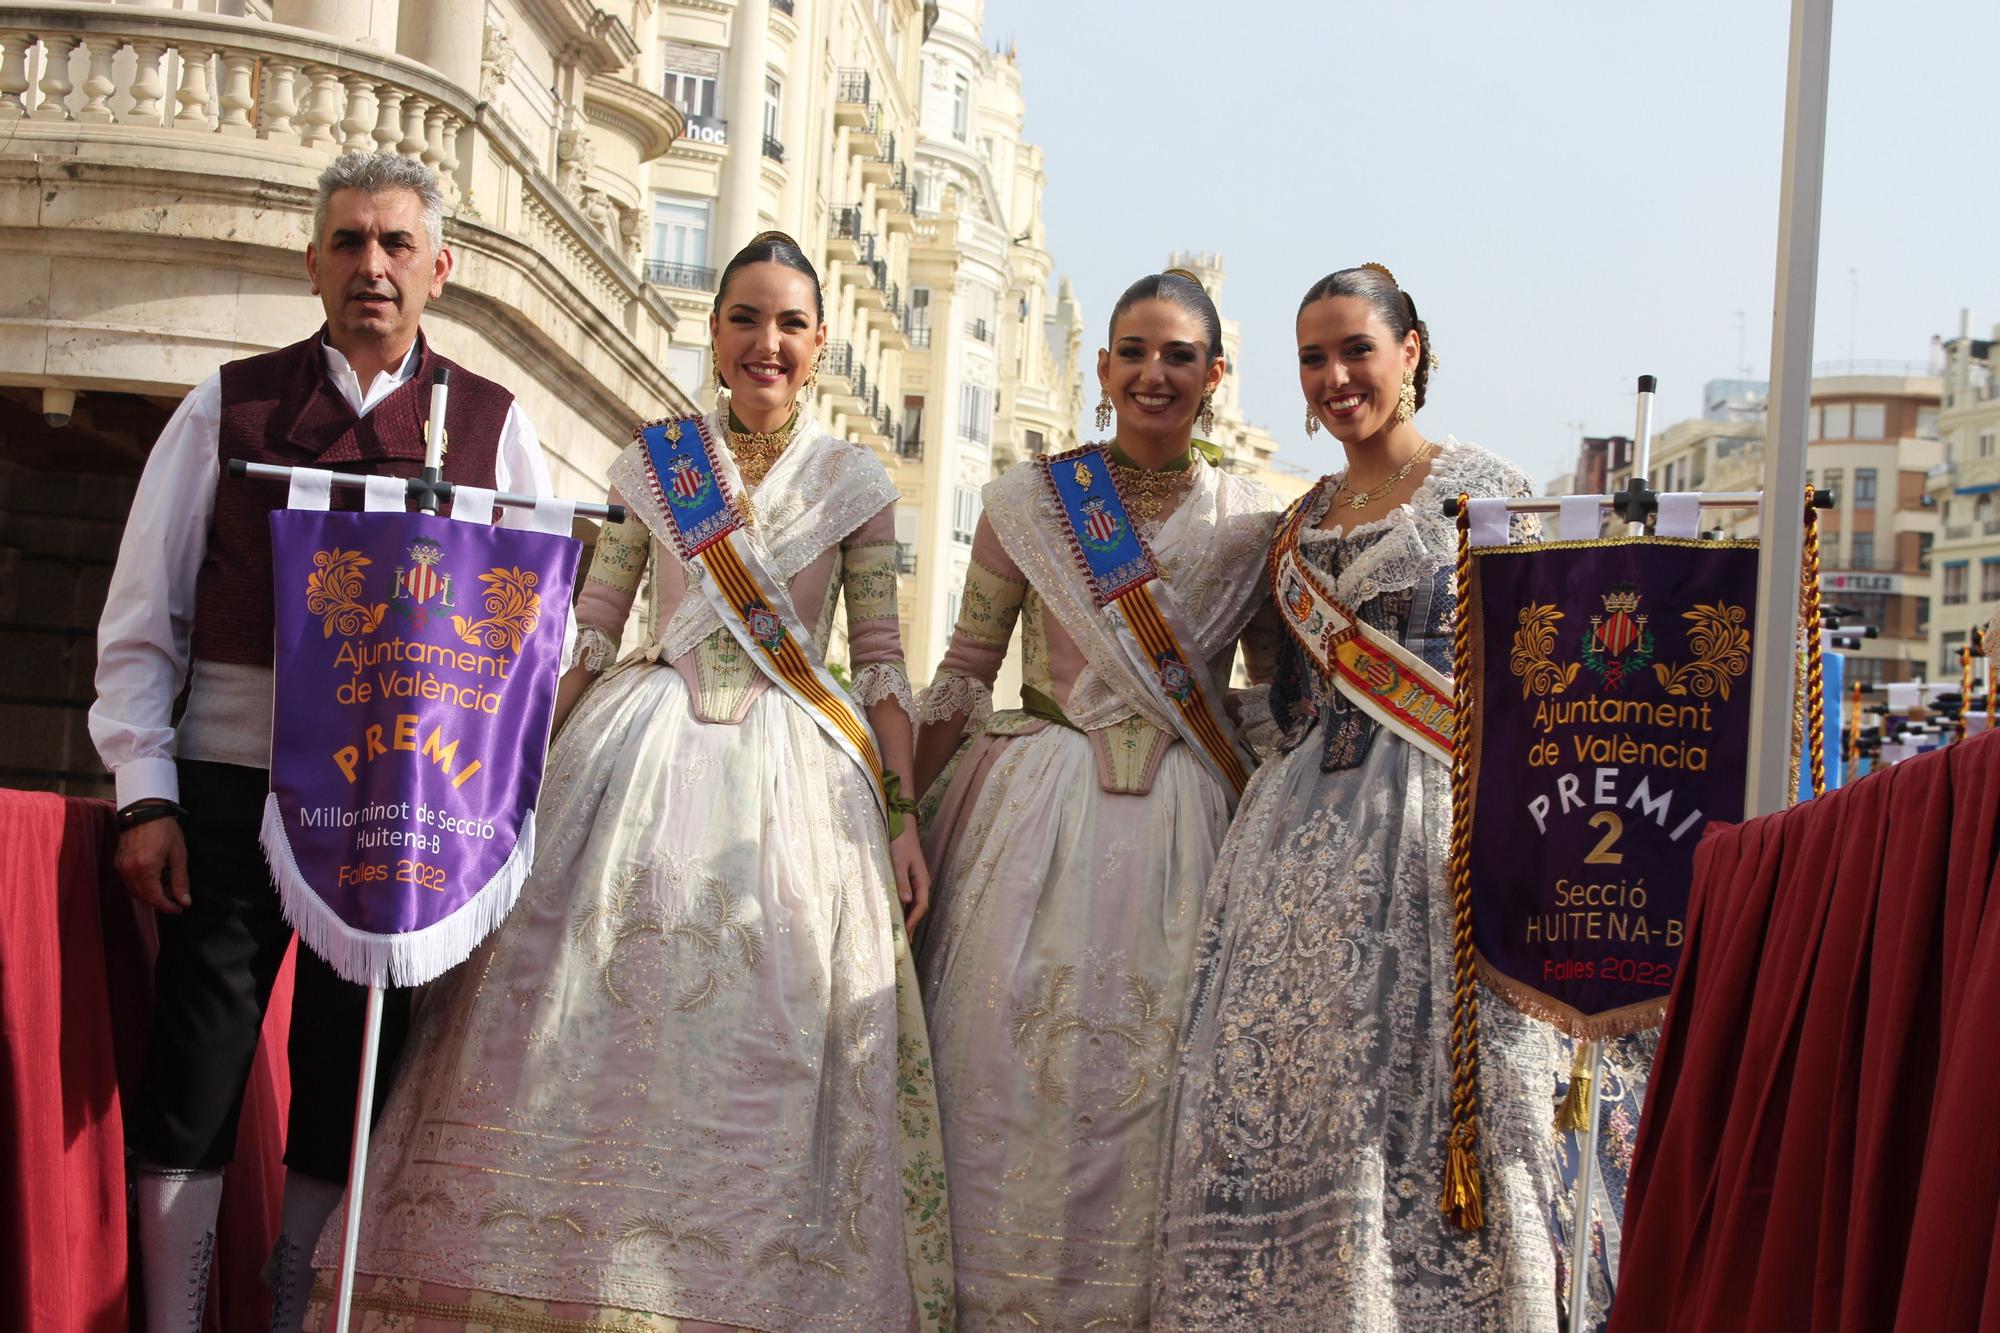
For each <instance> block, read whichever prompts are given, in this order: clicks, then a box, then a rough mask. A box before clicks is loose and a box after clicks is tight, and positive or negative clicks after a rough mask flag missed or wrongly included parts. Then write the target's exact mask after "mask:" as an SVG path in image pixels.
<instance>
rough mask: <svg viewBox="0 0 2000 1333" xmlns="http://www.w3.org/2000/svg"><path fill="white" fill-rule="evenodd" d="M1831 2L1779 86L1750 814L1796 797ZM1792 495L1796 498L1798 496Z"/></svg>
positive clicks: (1802, 26) (1799, 8) (1798, 41)
mask: <svg viewBox="0 0 2000 1333" xmlns="http://www.w3.org/2000/svg"><path fill="white" fill-rule="evenodd" d="M1832 47H1833V0H1792V35H1791V56H1790V71H1789V73H1788V74H1787V76H1786V81H1785V155H1784V166H1783V171H1782V176H1781V180H1780V183H1779V193H1778V284H1777V292H1776V307H1777V308H1776V313H1775V317H1774V318H1773V320H1772V323H1771V399H1770V406H1769V409H1768V412H1767V415H1766V418H1765V420H1766V423H1767V426H1766V439H1765V445H1764V496H1765V503H1764V506H1763V513H1762V520H1763V521H1762V524H1761V527H1762V533H1761V537H1762V547H1763V550H1762V558H1761V559H1760V560H1759V561H1758V566H1757V621H1756V628H1755V631H1754V635H1753V637H1752V640H1751V642H1752V643H1753V644H1755V645H1756V647H1755V651H1754V652H1753V653H1752V655H1751V661H1750V726H1751V733H1750V763H1749V772H1748V777H1747V779H1746V783H1747V785H1746V788H1745V791H1744V814H1745V815H1746V816H1751V815H1760V814H1769V813H1770V812H1772V811H1774V810H1782V809H1784V808H1785V807H1786V806H1788V805H1790V804H1791V803H1792V795H1793V793H1792V792H1791V791H1790V790H1788V789H1789V787H1790V785H1791V783H1790V776H1791V751H1792V703H1793V693H1792V692H1793V676H1794V672H1795V668H1796V658H1797V653H1796V652H1795V651H1794V646H1795V645H1796V643H1797V641H1798V623H1799V567H1800V561H1801V560H1802V558H1803V556H1804V553H1805V514H1804V508H1805V506H1804V496H1805V485H1806V411H1807V408H1808V406H1809V405H1810V402H1811V399H1812V339H1813V313H1814V297H1815V295H1816V292H1815V287H1816V284H1817V283H1818V281H1819V226H1820V187H1821V183H1822V181H1823V180H1824V178H1825V174H1826V90H1827V72H1828V64H1829V60H1830V57H1831V53H1832ZM1790 497H1797V500H1796V501H1794V500H1793V499H1791V498H1790Z"/></svg>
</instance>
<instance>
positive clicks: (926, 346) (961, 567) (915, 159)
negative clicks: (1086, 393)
mask: <svg viewBox="0 0 2000 1333" xmlns="http://www.w3.org/2000/svg"><path fill="white" fill-rule="evenodd" d="M984 9H985V6H984V4H983V0H944V2H943V3H936V4H923V5H920V4H917V3H915V2H914V0H872V2H864V0H797V3H796V4H793V3H787V2H786V0H737V3H734V4H722V3H714V2H713V0H663V3H661V5H660V7H659V11H658V14H657V29H658V43H659V50H660V69H661V80H662V81H661V85H660V87H661V92H662V93H663V95H665V96H666V97H668V98H669V99H670V100H672V101H674V102H675V103H676V104H677V105H678V106H679V107H681V109H682V110H684V111H685V112H686V114H687V127H686V129H685V130H684V131H683V133H682V136H681V138H680V140H679V141H678V142H677V143H675V144H674V145H673V146H672V148H671V149H670V150H669V151H668V152H666V153H665V154H664V155H663V156H662V157H661V158H660V159H659V160H658V161H656V162H654V163H653V165H652V168H651V174H650V179H651V191H652V203H651V207H652V210H653V214H652V218H653V221H652V227H651V232H650V235H649V238H648V251H647V255H646V262H645V266H644V268H645V273H646V276H647V278H648V280H649V281H650V282H652V284H653V285H654V286H655V288H656V289H657V290H658V291H659V292H660V293H661V295H662V296H663V297H664V298H665V299H666V300H667V301H668V303H669V304H671V305H672V306H673V308H674V309H675V311H676V313H677V314H679V315H680V316H681V321H680V325H679V328H678V330H677V332H676V334H675V337H674V339H673V346H672V347H671V348H670V349H669V352H668V357H669V360H670V364H671V365H672V367H673V369H674V372H675V378H676V379H677V380H680V381H681V382H684V383H688V384H706V383H707V380H708V374H709V367H708V364H707V357H708V327H707V316H708V311H709V308H710V299H711V296H712V294H713V292H714V284H715V276H716V275H715V270H716V269H717V268H718V267H719V266H720V265H721V264H723V263H724V262H726V261H727V258H728V256H729V255H730V254H733V253H734V252H735V250H736V249H737V248H738V247H739V246H741V245H742V244H743V243H744V242H745V241H747V240H748V239H749V238H750V237H751V236H753V235H755V234H756V233H757V232H758V231H760V230H763V229H765V228H773V227H774V228H777V229H780V230H783V231H786V232H789V233H790V234H791V235H793V236H795V237H796V238H798V240H799V242H800V244H801V245H802V246H803V247H804V249H805V251H806V253H807V255H808V256H809V257H810V258H812V260H813V261H814V263H815V265H816V266H818V268H819V269H820V272H821V275H822V278H823V279H824V283H825V287H826V296H827V312H826V315H827V330H828V344H827V353H826V358H825V361H824V362H823V364H822V368H821V371H820V379H819V384H820V388H819V404H820V409H821V411H822V413H823V414H824V415H825V416H826V417H827V418H828V422H829V424H830V425H831V426H832V428H833V429H834V430H835V431H836V432H839V433H844V434H846V435H848V436H849V437H851V438H854V439H858V440H862V441H864V442H866V443H869V444H872V445H874V446H875V447H876V448H877V449H878V450H880V451H881V453H882V456H883V459H884V461H885V462H886V463H887V464H888V465H889V467H890V472H891V475H892V476H893V477H894V479H895V481H896V485H897V489H898V490H899V491H901V493H902V497H903V498H902V500H901V502H900V503H899V505H898V508H897V519H896V531H897V540H898V542H899V543H900V544H901V547H902V570H903V575H904V578H903V586H902V602H903V608H902V609H903V624H904V640H905V648H906V650H907V652H908V656H909V664H910V670H911V676H912V678H913V679H915V680H916V681H918V682H919V683H921V682H922V681H924V680H925V679H927V677H928V676H929V673H930V671H931V669H932V668H933V667H934V666H935V665H936V663H937V660H938V658H939V657H941V656H942V655H943V652H944V647H945V643H946V641H947V640H948V639H949V637H950V634H951V626H952V623H953V621H954V620H955V619H956V617H957V609H958V597H959V590H960V588H962V587H963V585H964V580H965V571H966V565H967V562H968V560H969V558H970V555H971V541H972V530H973V527H974V525H975V524H976V523H977V521H978V517H979V488H980V487H981V486H983V485H984V484H985V483H986V482H987V481H989V480H991V479H992V478H993V477H994V476H995V475H997V474H998V473H999V472H1000V471H1003V470H1004V469H1005V468H1006V467H1008V466H1010V465H1011V464H1012V463H1014V462H1017V461H1019V460H1020V459H1022V458H1026V457H1031V456H1033V455H1035V454H1038V453H1043V452H1048V451H1050V450H1055V449H1062V448H1067V447H1069V446H1071V445H1072V444H1074V443H1075V441H1076V428H1077V423H1078V421H1079V420H1080V419H1081V415H1082V402H1081V396H1080V395H1081V389H1080V381H1079V378H1078V353H1079V350H1080V348H1081V345H1082V320H1081V316H1080V314H1079V312H1078V310H1077V304H1076V301H1075V298H1074V296H1073V295H1072V294H1071V292H1070V290H1069V288H1068V287H1067V285H1066V284H1065V285H1063V286H1062V287H1061V288H1060V289H1059V291H1058V293H1057V294H1056V295H1055V296H1053V297H1051V295H1050V293H1049V286H1050V281H1051V278H1052V277H1053V274H1054V263H1053V259H1052V257H1051V256H1050V254H1049V252H1048V250H1047V248H1046V243H1045V239H1044V234H1043V229H1042V191H1043V188H1044V185H1045V183H1046V178H1045V175H1044V172H1043V168H1042V157H1041V151H1040V150H1039V149H1038V148H1036V147H1035V146H1034V145H1033V144H1031V143H1029V142H1027V141H1026V140H1025V139H1024V138H1023V134H1022V124H1023V119H1024V112H1025V108H1024V105H1023V102H1022V97H1021V79H1020V72H1019V70H1018V68H1017V67H1016V65H1015V62H1014V58H1013V56H1012V55H1011V54H998V53H995V52H992V51H989V50H988V49H987V48H986V45H985V42H984V39H983V37H982V35H981V28H982V22H983V17H984ZM750 145H755V146H756V149H757V151H756V152H755V153H752V152H749V151H747V149H748V146H750Z"/></svg>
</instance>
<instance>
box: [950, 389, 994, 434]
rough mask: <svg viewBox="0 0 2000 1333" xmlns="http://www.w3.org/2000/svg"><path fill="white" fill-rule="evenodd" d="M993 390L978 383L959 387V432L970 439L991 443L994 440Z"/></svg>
mask: <svg viewBox="0 0 2000 1333" xmlns="http://www.w3.org/2000/svg"><path fill="white" fill-rule="evenodd" d="M992 418H993V391H992V390H991V389H988V388H985V387H983V386H982V385H978V384H961V385H960V386H959V389H958V433H959V434H960V435H961V436H962V437H964V438H965V439H968V440H975V441H977V442H978V443H980V444H989V443H991V442H992V440H993V419H992Z"/></svg>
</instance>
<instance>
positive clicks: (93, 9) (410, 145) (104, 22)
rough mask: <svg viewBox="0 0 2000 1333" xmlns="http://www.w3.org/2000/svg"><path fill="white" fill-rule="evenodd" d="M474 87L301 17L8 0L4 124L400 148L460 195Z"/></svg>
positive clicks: (0, 69)
mask: <svg viewBox="0 0 2000 1333" xmlns="http://www.w3.org/2000/svg"><path fill="white" fill-rule="evenodd" d="M473 119H474V107H473V104H472V101H471V99H470V96H469V95H468V94H467V92H466V91H465V90H463V89H460V88H457V87H455V86H453V85H452V84H450V83H447V82H445V81H444V80H443V79H441V78H439V77H438V75H437V74H436V73H434V72H433V71H431V70H430V69H429V68H428V67H427V66H424V65H420V64H418V63H417V62H415V61H413V60H408V59H405V58H403V57H400V56H396V55H391V54H388V53H385V52H374V51H370V50H367V49H366V48H363V47H357V46H355V45H353V44H351V43H346V42H341V41H338V40H336V39H333V38H330V37H324V36H321V35H319V34H317V33H312V32H308V31H305V30H303V29H299V28H285V27H279V26H276V25H274V24H269V23H260V22H257V21H255V20H252V19H238V18H230V17H225V16H221V15H214V14H191V13H182V12H180V11H176V10H161V9H151V8H140V7H138V6H132V5H106V4H90V3H68V4H42V5H11V4H10V5H6V6H0V125H6V124H8V123H9V122H18V121H26V122H30V123H31V124H35V123H50V124H64V123H67V124H71V125H73V126H76V127H78V128H82V127H94V126H106V127H118V128H121V129H125V130H139V131H145V132H155V131H157V132H162V133H165V134H171V135H184V136H220V137H223V138H232V139H256V140H262V141H264V142H266V143H269V144H272V145H276V146H291V147H297V148H300V149H304V150H307V151H308V152H311V153H315V154H319V155H323V156H326V157H332V156H334V155H335V154H338V153H343V152H384V153H399V154H401V155H402V156H404V157H408V158H415V159H418V160H420V161H422V162H423V163H424V164H425V165H426V166H428V167H430V168H431V169H432V170H433V171H435V172H436V173H437V176H438V180H439V183H440V184H441V185H442V186H443V188H444V191H445V195H446V198H447V200H449V201H451V202H456V201H457V200H458V198H459V196H460V194H461V189H460V181H459V148H458V145H459V136H460V134H461V132H462V131H463V130H464V129H465V128H466V127H467V126H468V125H469V124H471V123H472V121H473Z"/></svg>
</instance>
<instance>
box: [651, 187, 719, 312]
mask: <svg viewBox="0 0 2000 1333" xmlns="http://www.w3.org/2000/svg"><path fill="white" fill-rule="evenodd" d="M710 207H711V205H710V203H709V201H708V200H706V199H693V198H689V197H688V196H686V195H678V194H666V193H664V192H661V193H656V194H654V195H653V239H652V246H651V248H650V249H649V250H648V251H647V252H646V257H647V259H648V261H649V262H648V263H647V265H646V281H648V282H657V283H661V284H663V285H665V286H668V287H685V288H687V289H689V290H690V291H707V290H708V289H709V288H711V287H713V286H714V285H715V274H714V273H713V272H711V271H710V270H709V267H708V218H709V209H710Z"/></svg>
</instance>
